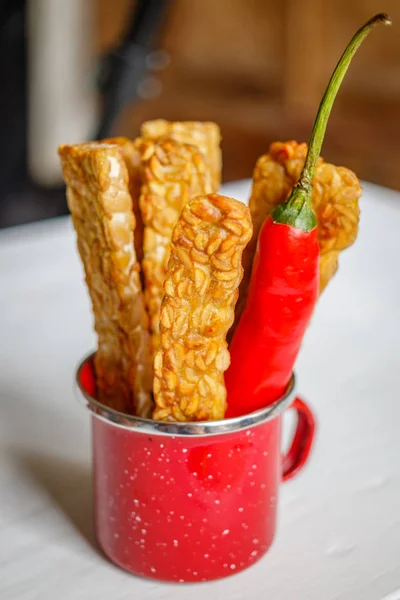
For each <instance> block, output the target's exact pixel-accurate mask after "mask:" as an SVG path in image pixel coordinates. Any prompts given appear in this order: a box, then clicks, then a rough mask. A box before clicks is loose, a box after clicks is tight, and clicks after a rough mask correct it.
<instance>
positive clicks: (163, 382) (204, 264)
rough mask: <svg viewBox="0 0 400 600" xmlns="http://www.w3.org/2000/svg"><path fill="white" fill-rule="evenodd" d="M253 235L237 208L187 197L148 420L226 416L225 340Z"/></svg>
mask: <svg viewBox="0 0 400 600" xmlns="http://www.w3.org/2000/svg"><path fill="white" fill-rule="evenodd" d="M251 233H252V225H251V217H250V211H249V209H248V208H247V206H245V205H244V204H243V203H241V202H238V201H237V200H232V199H231V198H226V197H225V196H219V195H217V194H209V195H208V196H205V197H204V196H200V197H198V198H193V199H192V200H190V202H189V203H188V204H186V206H185V208H184V209H183V211H182V214H181V216H180V218H179V221H178V223H177V225H176V227H175V229H174V233H173V237H172V244H171V258H170V261H169V265H168V276H167V279H166V281H165V285H164V289H165V296H164V299H163V303H162V308H161V317H160V328H161V346H160V349H159V350H158V352H157V353H156V356H155V361H154V374H155V377H154V397H155V401H156V405H157V406H156V409H155V411H154V414H153V418H154V419H158V420H165V421H202V420H213V419H222V418H223V417H224V414H225V410H226V389H225V383H224V371H225V370H226V369H227V368H228V366H229V361H230V358H229V352H228V347H227V343H226V340H225V336H226V334H227V332H228V330H229V328H230V326H231V325H232V322H233V317H234V308H235V304H236V300H237V297H238V286H239V283H240V280H241V278H242V275H243V268H242V252H243V248H244V247H245V245H246V244H247V242H248V241H249V240H250V237H251Z"/></svg>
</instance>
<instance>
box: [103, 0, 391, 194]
mask: <svg viewBox="0 0 400 600" xmlns="http://www.w3.org/2000/svg"><path fill="white" fill-rule="evenodd" d="M94 2H95V12H96V31H95V32H96V37H95V43H96V51H97V52H98V53H101V52H104V51H106V50H107V48H109V47H110V46H111V45H112V44H113V43H114V42H115V41H116V40H117V39H118V36H119V35H120V34H121V31H122V28H123V24H124V21H125V19H126V16H127V12H128V11H129V10H130V8H131V2H129V0H113V2H110V0H94ZM382 11H386V12H388V13H389V14H391V16H392V18H393V26H392V27H391V28H385V27H382V26H381V27H378V28H377V29H376V30H375V31H373V32H372V34H371V35H370V37H369V39H368V40H366V42H365V43H364V45H363V47H362V48H361V49H360V51H359V53H358V55H357V56H356V58H355V59H354V61H353V63H352V65H351V67H350V70H349V73H348V75H347V77H346V80H345V82H344V85H343V87H342V90H341V92H340V93H339V96H338V98H337V101H336V105H335V108H334V111H333V113H332V117H331V121H330V125H329V127H328V132H327V137H326V142H325V145H324V148H323V155H324V157H325V159H327V160H329V161H331V162H333V163H336V164H343V165H346V166H348V167H350V168H352V169H353V170H355V171H356V172H357V174H358V175H359V177H361V178H362V179H365V180H369V181H373V182H376V183H380V184H383V185H387V186H390V187H394V188H397V189H400V169H399V168H398V164H399V162H400V144H399V139H398V138H399V133H400V110H399V109H400V44H399V31H400V1H399V0H362V1H360V0H175V2H172V3H171V6H170V8H169V10H168V15H167V19H166V22H165V26H164V31H163V34H162V36H161V40H160V46H161V48H163V49H165V50H166V51H167V52H168V55H169V57H170V63H169V65H168V67H167V68H165V69H164V70H163V71H162V72H160V73H158V74H157V75H156V77H157V78H158V80H159V83H160V89H161V91H160V93H159V94H158V95H157V97H155V98H153V99H151V100H148V99H147V100H142V101H140V102H139V104H135V105H134V106H133V107H132V108H129V109H128V110H126V111H125V112H124V114H122V115H121V118H120V121H119V123H118V126H117V130H118V131H117V132H118V133H122V134H125V135H128V136H132V137H134V136H135V135H137V132H138V128H139V126H140V123H141V122H142V121H143V120H145V119H151V118H160V117H163V118H166V119H176V120H185V119H197V120H205V119H211V120H215V121H217V122H218V123H219V124H220V126H221V128H222V132H223V138H224V142H223V150H224V180H225V181H226V180H232V179H238V178H242V177H249V176H251V172H252V168H253V166H254V162H255V160H256V158H257V156H259V154H261V153H262V152H264V151H265V150H266V149H267V148H268V145H269V143H270V142H271V141H273V140H275V139H281V140H283V139H297V140H298V141H303V140H307V139H308V136H309V134H310V131H311V125H312V122H313V118H314V115H315V112H316V109H317V106H318V103H319V100H320V97H321V95H322V93H323V91H324V88H325V85H326V83H327V81H328V79H329V77H330V74H331V71H332V69H333V67H334V66H335V64H336V62H337V59H338V58H339V56H340V54H341V53H342V51H343V49H344V47H345V45H346V43H347V42H348V41H349V39H350V37H351V35H352V34H353V32H354V31H355V30H356V29H357V28H358V27H359V26H360V25H362V24H363V22H364V21H366V20H367V19H368V18H369V17H371V16H372V15H373V14H375V13H376V12H382Z"/></svg>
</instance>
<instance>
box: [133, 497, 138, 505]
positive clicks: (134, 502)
mask: <svg viewBox="0 0 400 600" xmlns="http://www.w3.org/2000/svg"><path fill="white" fill-rule="evenodd" d="M133 504H134V505H135V506H139V500H138V499H137V498H134V499H133Z"/></svg>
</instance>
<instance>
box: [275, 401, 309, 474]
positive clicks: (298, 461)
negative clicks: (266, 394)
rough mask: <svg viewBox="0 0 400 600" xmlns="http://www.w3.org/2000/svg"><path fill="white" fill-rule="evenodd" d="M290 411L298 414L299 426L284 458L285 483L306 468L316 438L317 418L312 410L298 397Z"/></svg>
mask: <svg viewBox="0 0 400 600" xmlns="http://www.w3.org/2000/svg"><path fill="white" fill-rule="evenodd" d="M290 409H293V410H295V411H296V412H297V426H296V431H295V433H294V436H293V440H292V443H291V445H290V448H289V450H288V451H287V453H286V454H285V456H284V457H283V464H282V471H283V472H282V480H283V481H287V480H288V479H291V478H292V477H294V476H295V475H296V474H297V473H298V471H300V469H301V468H302V467H304V465H305V463H306V462H307V459H308V457H309V455H310V451H311V448H312V446H313V442H314V436H315V418H314V415H313V412H312V410H311V408H310V407H309V406H308V405H307V404H306V403H305V402H304V401H303V400H301V399H300V398H298V397H297V398H296V399H295V401H294V402H293V404H292V405H291V406H290Z"/></svg>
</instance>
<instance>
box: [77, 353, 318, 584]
mask: <svg viewBox="0 0 400 600" xmlns="http://www.w3.org/2000/svg"><path fill="white" fill-rule="evenodd" d="M92 358H93V357H89V358H87V359H86V360H84V361H83V362H82V363H81V365H80V366H79V368H78V372H77V383H78V388H79V390H80V393H81V395H82V397H83V399H84V401H85V404H86V406H87V407H88V408H89V409H90V410H91V412H92V413H93V414H92V431H93V474H94V477H93V485H94V512H95V530H96V535H97V539H98V543H99V545H100V547H101V548H102V550H103V551H104V553H105V554H106V555H107V556H108V557H109V558H110V560H111V561H112V562H113V563H115V564H116V565H119V566H120V567H122V568H123V569H126V570H127V571H130V572H131V573H134V574H135V575H140V576H143V577H150V578H152V579H157V580H161V581H169V582H177V583H184V582H195V581H210V580H213V579H219V578H221V577H226V576H228V575H231V574H234V573H237V572H239V571H242V570H243V569H246V568H247V567H249V566H251V565H252V564H254V563H255V562H256V561H258V560H259V559H260V558H261V557H262V556H263V555H264V554H265V553H266V552H267V550H268V548H269V547H270V546H271V543H272V541H273V538H274V534H275V527H276V511H277V499H278V488H279V484H280V482H281V481H282V480H286V479H289V478H290V477H292V476H293V475H294V474H295V473H296V472H297V471H298V470H299V469H300V468H301V467H302V466H303V465H304V463H305V462H306V460H307V458H308V456H309V452H310V449H311V445H312V441H313V437H314V429H315V422H314V418H313V414H312V412H311V410H310V408H309V407H308V406H307V405H306V404H305V403H304V402H303V401H302V400H300V399H299V398H295V394H294V386H295V381H294V376H293V377H292V380H291V382H290V384H289V386H288V390H287V392H286V394H285V396H284V397H283V398H281V399H280V400H278V401H277V402H275V403H274V404H272V405H270V406H268V407H267V408H265V409H263V410H259V411H257V412H254V413H251V414H249V415H245V416H243V417H238V418H235V419H225V420H222V421H209V422H195V423H166V422H160V421H152V420H150V419H142V418H140V417H134V416H130V415H124V414H122V413H118V412H116V411H114V410H112V409H110V408H108V407H106V406H104V405H103V404H101V403H100V402H99V401H98V400H96V398H95V383H94V375H93V363H92ZM289 407H290V408H292V409H294V410H295V411H296V413H297V427H296V431H295V434H294V436H293V440H292V443H291V446H290V448H289V451H288V453H287V454H286V455H285V456H284V457H283V458H282V455H281V428H282V414H283V412H284V410H285V409H287V408H289Z"/></svg>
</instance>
